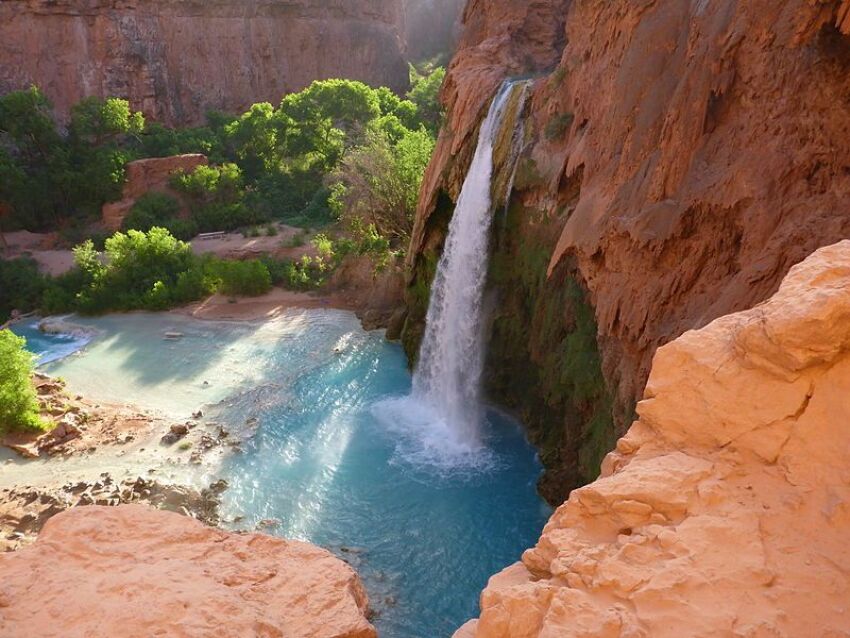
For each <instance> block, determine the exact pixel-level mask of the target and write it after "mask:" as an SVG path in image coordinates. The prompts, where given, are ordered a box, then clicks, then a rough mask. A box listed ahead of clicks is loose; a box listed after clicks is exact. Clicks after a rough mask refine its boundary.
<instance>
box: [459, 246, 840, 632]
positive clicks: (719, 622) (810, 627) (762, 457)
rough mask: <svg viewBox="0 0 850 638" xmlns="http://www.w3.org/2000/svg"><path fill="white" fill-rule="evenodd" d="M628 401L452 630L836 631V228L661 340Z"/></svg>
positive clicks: (837, 542) (838, 558)
mask: <svg viewBox="0 0 850 638" xmlns="http://www.w3.org/2000/svg"><path fill="white" fill-rule="evenodd" d="M638 414H639V417H640V418H639V420H638V421H636V422H635V423H634V424H633V425H632V427H631V429H630V430H629V432H628V434H627V435H626V436H625V437H624V438H623V439H621V440H620V441H619V443H618V444H617V449H616V451H615V452H613V453H612V454H610V455H609V456H608V458H607V459H606V461H605V463H604V465H603V472H602V476H601V478H600V479H599V480H597V481H596V482H594V483H592V484H590V485H588V486H586V487H584V488H582V489H578V490H575V491H573V493H572V494H571V496H570V498H569V500H568V501H567V502H566V503H565V504H564V505H562V506H561V507H560V508H558V510H557V511H556V512H555V514H554V515H553V516H552V518H551V520H550V521H549V523H548V524H547V525H546V528H545V530H544V532H543V535H542V537H541V538H540V541H539V542H538V543H537V546H536V547H535V548H534V549H531V550H529V551H528V552H526V553H525V555H524V556H523V558H522V562H521V563H517V564H516V565H514V566H512V567H510V568H508V569H507V570H505V571H504V572H502V573H501V574H498V575H497V576H494V577H493V578H492V579H491V581H490V583H489V585H488V587H487V589H486V590H485V591H484V593H483V594H482V596H481V607H482V614H481V618H480V619H479V620H478V621H473V622H471V623H469V624H467V625H465V626H464V628H463V629H462V630H459V631H458V633H457V634H456V638H520V637H522V638H537V637H540V638H542V637H547V638H551V637H555V636H557V637H558V638H572V637H579V636H581V637H588V638H589V637H591V636H592V637H593V638H608V637H611V638H615V637H623V638H625V637H629V638H638V637H646V638H681V637H682V636H688V637H689V638H723V637H726V636H729V637H732V636H748V637H750V636H751V637H762V636H763V637H768V636H769V637H780V636H785V637H789V638H801V637H803V636H812V637H814V636H818V637H831V638H837V637H839V636H850V549H848V543H847V539H848V536H850V241H843V242H841V243H839V244H835V245H833V246H829V247H826V248H822V249H820V250H818V251H817V252H815V253H814V254H813V255H812V256H810V257H809V258H808V259H806V260H805V261H804V262H802V263H801V264H799V265H797V266H795V267H794V268H792V269H791V271H790V273H789V274H788V276H787V277H786V278H785V280H784V282H783V283H782V285H781V287H780V289H779V291H778V292H777V293H776V294H775V295H774V296H773V297H772V298H771V299H769V300H768V301H767V302H765V303H763V304H761V305H759V306H756V307H755V308H753V309H751V310H747V311H745V312H740V313H737V314H732V315H728V316H725V317H722V318H720V319H718V320H716V321H714V322H713V323H711V324H709V325H708V326H707V327H705V328H703V329H701V330H697V331H691V332H687V333H685V334H684V335H683V336H681V337H679V338H678V339H676V340H675V341H673V342H671V343H670V344H668V345H666V346H664V347H662V348H661V349H659V350H658V352H657V353H656V356H655V360H654V362H653V366H652V372H651V374H650V377H649V383H648V386H647V389H646V393H645V396H644V400H643V401H642V402H641V403H640V404H639V405H638Z"/></svg>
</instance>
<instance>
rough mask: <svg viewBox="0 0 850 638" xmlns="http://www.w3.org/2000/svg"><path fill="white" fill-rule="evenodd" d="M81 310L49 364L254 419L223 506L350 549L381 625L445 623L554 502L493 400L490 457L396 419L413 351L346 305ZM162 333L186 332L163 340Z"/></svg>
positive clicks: (154, 397) (385, 631)
mask: <svg viewBox="0 0 850 638" xmlns="http://www.w3.org/2000/svg"><path fill="white" fill-rule="evenodd" d="M74 322H75V323H80V324H84V325H86V326H88V327H91V328H94V329H96V330H97V331H98V334H97V336H96V337H95V338H94V339H93V341H92V342H91V343H90V344H89V345H88V346H87V347H86V349H85V350H84V351H83V353H82V354H77V355H74V356H71V357H68V358H65V359H63V360H61V361H57V362H54V363H50V364H47V365H46V366H45V369H46V370H47V371H48V372H50V373H51V374H57V375H61V376H63V377H64V378H65V379H66V380H67V381H68V383H69V385H70V386H71V388H72V389H74V390H75V391H80V392H88V393H90V394H91V395H92V396H96V397H98V398H100V399H101V400H110V399H121V400H128V401H134V402H137V403H139V404H140V405H141V406H142V407H149V408H156V409H159V410H161V411H163V412H165V413H167V414H172V415H174V416H178V415H185V414H186V413H187V412H191V411H194V410H196V409H198V408H199V407H201V406H202V405H206V404H216V405H215V406H214V407H207V408H206V409H205V411H206V412H207V414H208V415H210V416H212V418H214V419H216V420H217V421H220V422H226V423H227V424H228V425H229V426H230V427H234V426H239V425H242V424H245V422H246V421H248V420H249V419H252V418H256V419H257V422H256V432H255V434H254V436H253V437H252V438H251V439H250V440H249V441H248V442H246V444H245V445H244V452H243V453H241V454H235V455H232V456H229V457H226V458H225V460H224V461H223V463H222V465H221V466H220V467H219V468H216V471H215V476H216V477H219V476H220V477H224V478H226V479H227V480H228V481H229V483H230V488H229V489H228V490H227V491H226V492H225V493H224V499H225V502H224V505H223V507H224V510H225V511H224V514H225V515H226V516H229V517H235V516H242V517H244V519H243V520H241V521H239V522H238V523H235V524H234V528H245V529H251V528H253V527H254V526H255V525H256V523H258V522H259V521H261V520H263V519H277V520H279V521H280V523H279V525H278V526H277V527H274V528H270V529H268V530H267V531H268V532H269V533H273V534H279V535H282V536H287V537H295V538H301V539H304V540H309V541H312V542H314V543H317V544H319V545H322V546H324V547H327V548H328V549H330V550H331V551H333V552H334V553H336V554H337V555H339V556H340V557H342V558H344V559H346V560H348V561H349V562H351V563H352V565H354V567H355V568H356V569H357V570H358V572H359V573H360V575H361V577H362V578H363V581H364V583H365V584H366V588H367V590H368V592H369V596H370V600H371V603H372V607H373V608H374V609H375V610H376V611H377V612H378V613H379V615H378V617H377V618H375V620H374V622H375V624H376V626H377V627H378V630H379V633H380V635H381V636H382V637H383V638H439V637H442V636H450V635H451V633H452V632H453V631H454V630H455V629H456V628H457V627H458V626H459V625H460V624H462V623H463V622H464V621H465V620H467V619H468V618H470V617H473V616H476V615H477V613H478V594H479V592H480V590H481V588H482V587H483V586H484V585H485V584H486V582H487V578H488V577H489V576H490V575H491V574H493V573H495V572H496V571H498V570H499V569H501V568H503V567H505V566H507V565H508V564H510V563H512V562H514V561H515V560H517V559H518V558H519V556H520V554H521V552H522V551H523V550H524V549H525V548H527V547H529V546H531V545H533V544H534V542H535V541H536V540H537V537H538V536H539V533H540V530H541V529H542V526H543V524H544V523H545V521H546V518H547V517H548V515H549V513H550V510H549V509H548V507H546V506H545V504H544V503H543V502H542V501H541V500H540V498H539V497H538V496H537V494H536V491H535V481H536V479H537V476H538V475H539V472H540V467H539V465H538V463H537V460H536V458H535V454H534V451H533V449H532V448H531V447H530V446H529V445H528V444H527V443H526V442H525V440H524V438H523V434H522V431H521V429H520V427H519V426H518V424H517V423H515V422H514V421H512V420H511V419H509V418H508V417H506V416H504V415H501V414H499V413H498V412H496V411H492V410H490V411H488V412H487V418H486V419H485V422H484V424H483V427H482V440H483V443H484V449H483V450H481V452H480V454H481V456H480V458H479V461H480V462H478V463H468V462H464V463H463V464H457V463H456V462H455V461H456V459H454V458H453V457H448V458H447V459H445V462H441V457H440V456H439V455H438V454H435V453H433V450H431V449H430V448H429V441H433V440H434V438H435V437H436V438H439V437H440V433H439V432H427V431H423V430H422V429H421V428H420V427H417V426H416V425H415V423H416V421H415V419H406V420H397V419H394V418H393V410H403V409H404V405H405V404H404V399H403V398H402V397H404V396H405V395H407V394H409V392H410V389H411V379H410V375H409V373H408V371H407V368H406V362H405V358H404V355H403V353H402V351H401V349H400V348H399V347H398V346H396V345H394V344H389V343H387V342H386V341H385V340H384V339H383V337H382V335H381V333H377V332H373V333H367V332H364V331H363V330H362V329H361V328H360V326H359V323H358V322H357V320H356V318H354V317H353V315H350V314H349V313H345V312H339V311H329V310H310V311H297V312H293V313H291V314H290V315H287V316H285V317H283V318H282V319H281V320H279V321H274V322H270V323H266V324H262V325H260V324H244V323H208V322H197V321H194V320H190V319H185V318H182V317H175V316H170V315H145V314H134V315H126V316H112V317H105V318H101V319H93V320H92V319H85V320H83V319H80V320H77V319H74ZM20 331H21V330H20V329H19V328H16V332H20ZM166 331H178V332H182V333H183V334H184V335H185V336H184V337H183V338H182V339H180V340H178V341H165V340H163V338H162V336H163V334H164V332H166ZM54 340H55V341H56V347H61V346H62V345H63V344H62V343H61V341H60V340H59V338H57V337H43V338H39V339H38V340H34V341H33V344H32V346H33V348H34V349H40V350H42V351H46V352H48V353H50V352H51V351H52V347H53V346H52V343H53V341H54ZM65 345H67V344H65ZM204 381H207V385H204ZM411 424H413V425H411ZM422 427H427V425H424V424H423V425H422ZM435 449H438V447H437V448H435ZM429 450H430V451H429ZM467 460H468V459H467ZM208 478H212V476H210V477H208Z"/></svg>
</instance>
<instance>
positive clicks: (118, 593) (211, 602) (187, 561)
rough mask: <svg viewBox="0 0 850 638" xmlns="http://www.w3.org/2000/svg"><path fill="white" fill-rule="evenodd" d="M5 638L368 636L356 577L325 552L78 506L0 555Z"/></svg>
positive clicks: (170, 518) (161, 517)
mask: <svg viewBox="0 0 850 638" xmlns="http://www.w3.org/2000/svg"><path fill="white" fill-rule="evenodd" d="M0 573H2V574H3V578H2V579H0V610H2V613H0V635H2V636H5V637H8V638H23V637H25V636H40V637H43V638H50V637H56V638H59V637H61V638H90V637H92V636H122V637H124V638H149V637H150V636H156V635H163V636H165V635H168V636H193V637H202V636H203V637H206V636H208V637H210V638H212V637H216V638H220V637H233V638H244V637H245V636H267V637H283V636H286V637H287V638H375V637H376V633H375V630H374V628H373V627H372V626H371V625H370V624H369V622H368V621H367V620H366V618H365V613H366V595H365V593H364V592H363V588H362V586H361V585H360V581H359V580H358V578H357V576H356V574H355V573H354V571H353V570H352V569H351V568H350V567H348V566H347V565H346V564H345V563H343V562H342V561H340V560H338V559H336V558H334V557H333V556H332V555H331V554H329V553H328V552H326V551H324V550H322V549H319V548H317V547H314V546H312V545H309V544H307V543H302V542H299V541H285V540H281V539H277V538H272V537H270V536H264V535H261V534H245V535H239V534H230V533H227V532H223V531H221V530H216V529H213V528H210V527H205V526H204V525H202V524H200V523H198V522H196V521H194V520H192V519H190V518H188V517H184V516H180V515H179V514H172V513H169V512H162V511H158V510H155V509H150V508H147V507H143V506H138V505H122V506H119V507H96V506H90V507H79V508H74V509H71V510H68V511H67V512H64V513H62V514H58V515H56V516H55V517H53V518H52V519H50V520H49V521H48V523H47V524H46V525H45V527H44V530H43V531H42V532H41V534H40V535H39V538H38V540H37V541H36V543H35V544H34V545H31V546H30V547H28V548H25V549H22V550H19V551H17V552H11V553H7V554H0Z"/></svg>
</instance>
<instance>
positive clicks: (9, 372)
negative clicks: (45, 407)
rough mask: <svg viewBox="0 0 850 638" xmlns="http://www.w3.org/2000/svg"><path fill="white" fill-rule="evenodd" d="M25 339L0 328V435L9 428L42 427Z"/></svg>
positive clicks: (31, 362) (43, 426)
mask: <svg viewBox="0 0 850 638" xmlns="http://www.w3.org/2000/svg"><path fill="white" fill-rule="evenodd" d="M25 346H26V341H25V340H24V339H23V338H21V337H18V336H16V335H15V334H13V333H12V332H11V331H9V330H0V434H2V433H4V432H8V431H11V430H43V429H46V424H45V423H44V421H42V419H41V417H40V416H39V414H38V410H39V408H38V400H37V399H36V394H35V389H34V388H33V385H32V380H31V376H32V371H33V357H32V355H31V354H30V353H29V352H27V351H26V349H25Z"/></svg>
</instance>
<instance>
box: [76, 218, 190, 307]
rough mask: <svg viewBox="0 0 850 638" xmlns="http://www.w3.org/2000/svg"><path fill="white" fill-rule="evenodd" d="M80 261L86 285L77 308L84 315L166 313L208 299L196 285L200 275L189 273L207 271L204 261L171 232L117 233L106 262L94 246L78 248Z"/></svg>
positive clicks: (158, 230) (77, 302) (108, 247)
mask: <svg viewBox="0 0 850 638" xmlns="http://www.w3.org/2000/svg"><path fill="white" fill-rule="evenodd" d="M74 258H75V260H76V262H77V267H78V268H79V270H80V272H81V273H82V274H81V277H82V282H83V283H82V286H81V289H80V291H79V293H77V295H76V298H75V302H74V305H75V308H76V309H77V310H79V311H81V312H86V313H93V314H97V313H102V312H108V311H110V310H162V309H164V308H167V307H170V306H172V305H175V304H178V303H185V302H188V301H193V300H195V299H199V298H200V297H202V296H203V292H204V287H203V285H195V284H196V283H197V281H199V276H198V275H191V276H190V275H185V274H183V273H186V272H187V271H192V270H196V269H201V268H202V261H201V259H200V258H199V257H197V256H195V255H193V254H192V251H191V248H190V246H189V244H187V243H186V242H183V241H180V240H178V239H175V238H174V236H172V235H171V233H169V232H168V230H166V229H165V228H159V227H154V228H152V229H150V230H149V231H148V232H147V233H143V232H141V231H137V230H130V231H128V232H127V233H126V234H125V233H115V235H113V236H112V237H110V238H109V239H107V240H106V251H105V256H104V257H101V256H100V255H99V254H98V253H97V251H95V250H94V246H93V245H92V243H91V242H90V241H88V242H85V243H83V244H80V245H79V246H77V248H75V249H74ZM181 275H182V281H183V283H182V284H179V282H180V281H181ZM190 281H191V282H192V283H193V285H189V283H190ZM200 281H201V282H203V278H202V277H201V279H200Z"/></svg>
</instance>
